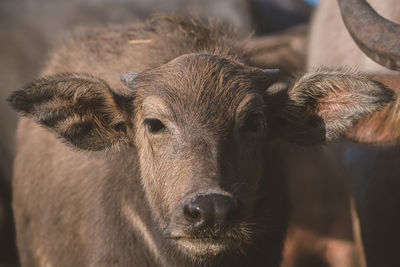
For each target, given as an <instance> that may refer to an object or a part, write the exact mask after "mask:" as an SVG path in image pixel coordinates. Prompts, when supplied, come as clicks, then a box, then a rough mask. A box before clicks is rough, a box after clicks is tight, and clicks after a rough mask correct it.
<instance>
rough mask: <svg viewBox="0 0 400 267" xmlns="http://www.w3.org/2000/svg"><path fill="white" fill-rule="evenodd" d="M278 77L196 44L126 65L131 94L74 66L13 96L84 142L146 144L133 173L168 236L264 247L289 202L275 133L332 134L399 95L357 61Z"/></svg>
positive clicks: (27, 111)
mask: <svg viewBox="0 0 400 267" xmlns="http://www.w3.org/2000/svg"><path fill="white" fill-rule="evenodd" d="M276 76H277V72H276V71H273V70H267V71H264V70H261V69H258V68H253V67H249V66H245V65H243V64H241V63H238V62H236V61H234V60H230V59H226V58H222V57H219V56H216V55H209V54H186V55H182V56H180V57H178V58H176V59H174V60H172V61H170V62H169V63H167V64H164V65H161V66H160V67H157V68H154V69H150V70H147V71H144V72H142V73H139V74H129V75H124V76H122V80H123V82H124V83H125V84H126V85H127V86H128V87H130V88H131V91H130V92H129V94H125V95H123V94H118V93H116V92H115V91H113V90H111V89H110V88H109V86H108V85H107V83H106V82H105V81H103V80H101V79H98V78H96V77H93V76H90V75H87V74H76V73H64V74H59V75H54V76H49V77H45V78H42V79H39V80H37V81H35V82H33V83H32V84H30V85H28V86H27V87H26V88H24V89H23V90H20V91H16V92H15V93H14V94H13V95H12V96H11V97H10V99H9V100H10V102H11V103H12V105H13V106H14V108H16V109H17V110H19V111H20V112H22V113H23V114H24V115H25V116H28V117H31V118H33V119H34V120H35V121H37V122H38V123H39V124H41V125H43V126H45V127H47V128H49V129H50V130H51V131H53V132H55V133H56V134H57V135H58V136H59V137H61V138H62V140H64V141H65V142H66V143H67V144H69V145H72V146H74V147H76V148H78V149H80V150H91V151H107V150H109V149H113V150H121V149H125V147H129V146H130V147H135V148H136V150H135V153H137V159H138V165H139V172H140V177H131V178H132V179H140V181H141V184H142V185H143V189H144V192H145V195H146V198H147V201H148V203H149V206H150V208H151V211H152V214H153V217H154V222H155V224H156V225H157V226H158V228H159V231H160V233H162V236H163V240H160V242H165V243H167V244H169V245H170V246H172V247H174V248H177V249H178V251H180V252H181V253H183V254H184V255H186V257H188V258H190V259H195V260H199V259H204V258H206V259H208V260H209V261H210V260H212V259H213V257H214V256H215V255H220V254H225V255H229V252H232V251H234V250H238V251H240V250H241V249H242V250H243V249H248V246H247V244H250V247H251V246H256V244H255V242H254V240H255V239H257V238H261V239H263V240H265V242H270V243H271V242H272V244H273V245H274V246H275V247H276V251H279V250H280V249H281V247H282V242H283V236H284V232H285V227H286V212H287V207H286V206H285V203H286V200H285V194H284V190H283V186H282V184H283V178H282V177H280V176H277V175H276V173H277V172H276V168H278V167H279V166H277V165H275V164H274V163H273V161H270V160H271V159H273V158H274V157H275V155H273V154H271V152H272V150H271V149H270V147H271V146H272V144H273V143H274V140H275V138H277V137H279V138H284V139H288V140H290V141H292V142H294V143H297V144H303V145H305V144H307V145H308V144H321V143H324V142H328V141H330V140H332V139H334V138H335V137H338V136H340V135H342V134H343V133H344V132H345V131H346V130H347V129H348V128H349V127H351V126H352V125H353V124H354V123H355V122H356V121H357V120H358V119H360V118H361V117H362V116H364V115H366V114H369V113H370V112H372V111H374V110H376V109H379V108H381V107H382V106H384V105H385V104H386V103H388V102H390V101H392V99H393V93H392V92H391V91H390V90H387V89H386V88H385V87H384V86H382V85H381V84H379V83H377V82H373V81H371V80H369V79H368V78H367V77H365V76H363V75H361V74H355V73H349V72H346V71H334V72H328V71H320V72H317V73H314V74H308V75H305V76H303V77H302V78H301V79H299V80H298V81H297V82H296V83H295V84H294V85H293V86H292V87H291V88H289V89H288V88H287V87H285V86H283V87H282V88H279V89H278V87H277V86H271V85H272V84H273V83H274V82H275V80H276ZM126 164H127V165H132V168H133V166H134V165H135V164H137V163H136V162H126ZM269 195H273V196H274V198H268V196H269ZM115 201H119V200H117V199H115ZM271 237H273V238H271ZM276 237H277V238H276ZM274 238H275V239H274ZM271 240H275V241H271ZM274 242H275V243H274ZM260 249H261V248H260ZM178 254H179V253H178ZM278 254H279V252H278ZM276 258H277V259H279V258H280V256H279V255H278V256H276ZM274 264H277V262H275V263H274Z"/></svg>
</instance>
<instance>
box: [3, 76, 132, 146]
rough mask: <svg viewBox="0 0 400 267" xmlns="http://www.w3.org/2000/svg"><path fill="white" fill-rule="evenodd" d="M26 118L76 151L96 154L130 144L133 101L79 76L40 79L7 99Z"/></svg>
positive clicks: (95, 81)
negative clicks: (46, 129) (89, 151)
mask: <svg viewBox="0 0 400 267" xmlns="http://www.w3.org/2000/svg"><path fill="white" fill-rule="evenodd" d="M8 101H9V102H10V103H11V105H12V107H13V108H14V109H16V110H17V111H19V112H20V113H22V114H23V115H24V116H26V117H30V118H33V119H34V120H35V121H36V122H38V123H39V124H40V125H43V126H45V127H46V128H48V129H50V130H51V131H53V132H54V133H56V135H57V136H59V137H61V138H62V139H63V140H64V141H66V142H67V143H68V144H71V145H73V146H75V147H77V148H79V149H83V150H91V151H99V150H105V149H109V148H115V147H118V146H119V145H127V144H129V143H130V140H131V138H129V132H130V130H129V129H130V128H131V125H130V121H131V120H130V118H129V116H130V114H132V113H133V111H132V109H133V108H132V105H133V103H132V102H133V97H132V96H124V95H118V94H116V93H115V92H113V91H112V90H111V89H110V87H109V86H108V84H107V83H106V82H105V81H103V80H101V79H99V78H96V77H93V76H91V75H88V74H81V73H62V74H57V75H53V76H48V77H44V78H40V79H38V80H36V81H34V82H32V83H30V84H28V85H27V86H25V87H24V88H23V89H21V90H18V91H15V92H14V93H13V94H12V95H11V96H10V97H9V99H8Z"/></svg>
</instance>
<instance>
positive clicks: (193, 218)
mask: <svg viewBox="0 0 400 267" xmlns="http://www.w3.org/2000/svg"><path fill="white" fill-rule="evenodd" d="M237 209H238V203H237V201H236V200H235V199H233V198H231V197H229V196H225V195H219V194H208V195H199V196H196V197H194V198H192V199H190V200H189V201H188V202H187V203H186V204H185V205H184V207H183V214H184V216H185V218H186V220H187V221H188V222H190V223H191V224H192V225H193V226H194V227H195V228H201V227H206V226H211V225H227V224H228V223H230V222H231V221H233V220H234V217H235V214H236V211H237Z"/></svg>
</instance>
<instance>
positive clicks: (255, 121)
mask: <svg viewBox="0 0 400 267" xmlns="http://www.w3.org/2000/svg"><path fill="white" fill-rule="evenodd" d="M262 123H263V115H262V114H261V113H254V114H250V115H249V116H247V118H246V120H245V121H244V124H243V129H244V130H246V131H248V132H257V131H259V130H260V129H261V127H262Z"/></svg>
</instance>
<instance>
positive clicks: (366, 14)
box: [308, 0, 400, 266]
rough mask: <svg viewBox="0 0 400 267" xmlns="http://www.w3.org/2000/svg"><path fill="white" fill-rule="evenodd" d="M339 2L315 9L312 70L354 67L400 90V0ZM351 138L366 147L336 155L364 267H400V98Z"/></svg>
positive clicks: (341, 147) (345, 146) (349, 146)
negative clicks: (343, 173) (350, 201)
mask: <svg viewBox="0 0 400 267" xmlns="http://www.w3.org/2000/svg"><path fill="white" fill-rule="evenodd" d="M338 2H339V4H337V3H336V1H333V0H325V1H323V2H322V3H321V6H320V8H319V9H318V11H317V13H316V16H315V19H314V22H313V24H312V28H311V37H310V50H309V60H308V67H309V71H311V70H312V69H313V68H315V67H319V66H321V65H323V66H327V67H337V66H346V67H352V68H357V69H359V70H361V71H364V72H367V73H369V74H370V75H373V76H374V79H376V80H379V81H381V82H383V83H384V84H386V85H387V86H388V87H390V88H391V89H393V90H394V91H395V92H396V93H397V94H398V93H399V92H400V75H399V72H398V71H399V70H400V67H399V58H400V52H399V47H400V37H399V32H400V27H399V24H398V23H399V22H400V16H399V14H400V13H399V11H400V3H399V2H398V1H396V0H393V1H392V0H390V1H374V0H370V1H368V3H369V4H368V3H367V2H366V1H356V0H352V1H338ZM340 14H342V17H343V21H344V22H343V21H342V18H341V16H340ZM332 32H335V35H332V34H331V33H332ZM353 39H354V40H353ZM347 137H348V139H350V140H353V141H355V142H356V143H361V144H354V143H349V142H341V143H339V144H338V145H337V146H336V147H335V150H334V153H335V154H336V155H337V157H338V158H339V160H340V161H341V162H343V165H344V167H345V169H346V170H347V173H346V175H347V181H348V184H349V187H350V188H351V192H352V197H353V199H354V207H355V211H354V214H356V215H357V216H355V217H358V218H355V219H356V220H354V223H355V226H356V227H355V229H358V230H357V231H356V234H357V233H358V237H359V238H358V242H359V247H360V251H361V254H362V255H363V254H364V253H365V259H364V265H363V266H400V260H399V257H398V255H397V254H398V253H397V252H398V250H399V248H400V247H399V242H398V240H399V237H400V230H399V227H398V225H399V224H400V213H399V211H398V210H399V206H400V198H399V190H400V180H399V177H400V168H399V164H398V161H399V159H400V147H399V144H400V101H399V100H397V101H396V102H394V103H391V104H390V105H388V106H386V107H385V108H384V109H382V110H381V111H380V112H376V113H374V114H372V115H370V116H367V117H365V118H364V119H362V120H360V121H359V123H357V124H356V125H355V127H354V128H353V129H351V130H350V131H349V132H348V133H347ZM364 144H369V145H364Z"/></svg>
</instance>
